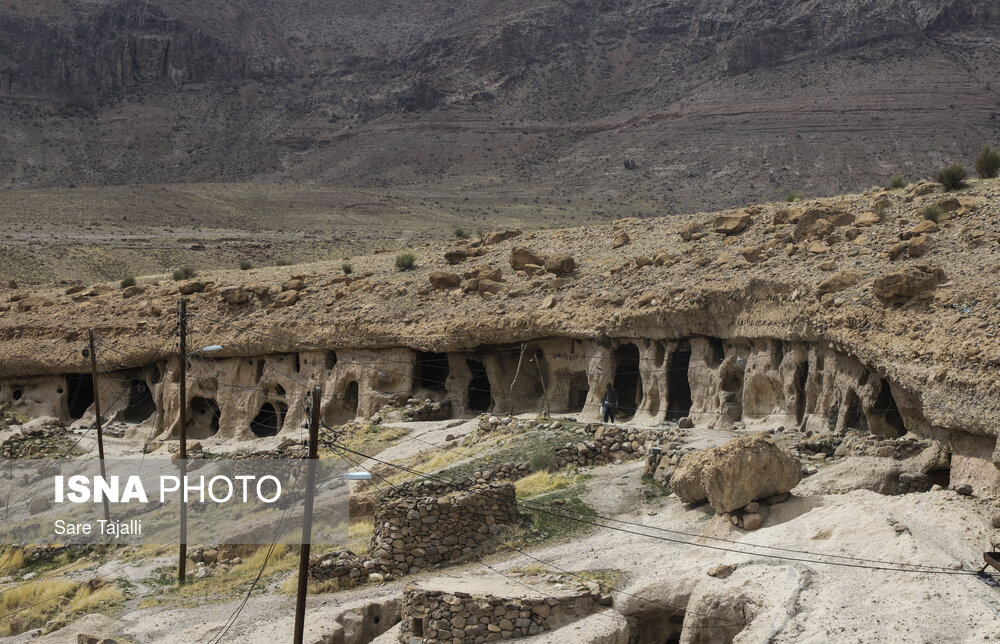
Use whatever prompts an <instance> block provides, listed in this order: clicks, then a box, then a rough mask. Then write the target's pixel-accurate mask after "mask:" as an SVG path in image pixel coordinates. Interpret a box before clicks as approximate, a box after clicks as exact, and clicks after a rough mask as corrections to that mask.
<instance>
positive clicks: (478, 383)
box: [466, 360, 493, 411]
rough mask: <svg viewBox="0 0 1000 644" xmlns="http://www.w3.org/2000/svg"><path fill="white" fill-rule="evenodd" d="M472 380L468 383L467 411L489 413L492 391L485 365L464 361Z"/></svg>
mask: <svg viewBox="0 0 1000 644" xmlns="http://www.w3.org/2000/svg"><path fill="white" fill-rule="evenodd" d="M466 365H468V367H469V373H471V374H472V380H470V381H469V409H470V410H471V411H489V410H490V407H491V406H492V405H493V391H492V390H491V389H490V379H489V377H488V376H487V375H486V365H484V364H483V363H482V362H479V361H478V360H466Z"/></svg>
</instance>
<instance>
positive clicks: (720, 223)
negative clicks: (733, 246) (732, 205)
mask: <svg viewBox="0 0 1000 644" xmlns="http://www.w3.org/2000/svg"><path fill="white" fill-rule="evenodd" d="M749 225H750V215H722V216H721V217H716V218H715V221H714V222H712V230H714V231H715V232H717V233H721V234H723V235H726V236H729V235H738V234H740V233H741V232H743V231H744V230H746V229H747V227H748V226H749Z"/></svg>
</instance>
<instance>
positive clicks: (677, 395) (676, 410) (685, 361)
mask: <svg viewBox="0 0 1000 644" xmlns="http://www.w3.org/2000/svg"><path fill="white" fill-rule="evenodd" d="M690 366H691V346H690V345H688V343H686V342H685V343H683V344H680V345H678V347H677V349H676V350H675V351H674V352H673V353H671V354H670V361H669V362H668V363H667V420H680V419H681V418H684V417H685V416H687V415H689V414H690V413H691V383H690V382H689V381H688V369H689V368H690Z"/></svg>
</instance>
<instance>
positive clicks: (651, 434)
mask: <svg viewBox="0 0 1000 644" xmlns="http://www.w3.org/2000/svg"><path fill="white" fill-rule="evenodd" d="M585 431H587V432H588V433H590V434H592V435H593V438H592V440H584V441H581V442H578V443H567V444H566V445H565V446H563V447H561V448H559V449H557V450H556V454H555V455H556V464H557V465H558V466H559V467H567V466H571V465H575V466H578V467H585V466H588V465H606V464H607V463H614V462H615V461H619V460H622V461H625V460H636V459H640V458H643V456H645V454H646V452H647V451H648V450H649V448H650V446H651V445H652V444H653V443H660V442H662V441H670V440H677V439H679V438H681V437H682V436H684V435H685V434H686V433H687V432H686V431H685V430H683V429H676V428H673V429H663V430H643V429H636V428H635V427H623V426H617V425H602V424H599V423H593V424H590V425H587V427H586V429H585Z"/></svg>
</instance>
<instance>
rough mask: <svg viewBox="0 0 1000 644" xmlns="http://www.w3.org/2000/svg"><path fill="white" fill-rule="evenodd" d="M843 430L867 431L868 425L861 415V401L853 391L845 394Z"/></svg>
mask: <svg viewBox="0 0 1000 644" xmlns="http://www.w3.org/2000/svg"><path fill="white" fill-rule="evenodd" d="M844 429H845V430H847V429H859V430H862V431H868V423H867V422H866V421H865V416H864V414H862V413H861V399H860V398H859V397H858V393H857V392H856V391H854V390H853V389H851V390H850V391H848V392H847V397H846V400H845V407H844Z"/></svg>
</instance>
